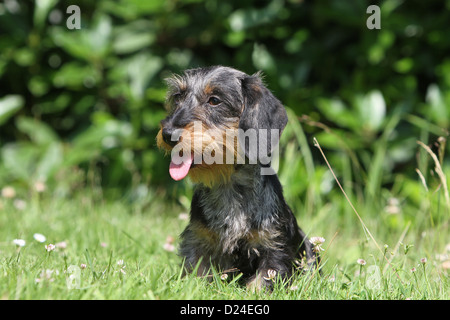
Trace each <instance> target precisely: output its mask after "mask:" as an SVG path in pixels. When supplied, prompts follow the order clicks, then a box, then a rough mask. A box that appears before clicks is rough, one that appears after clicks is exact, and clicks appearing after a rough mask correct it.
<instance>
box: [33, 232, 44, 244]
mask: <svg viewBox="0 0 450 320" xmlns="http://www.w3.org/2000/svg"><path fill="white" fill-rule="evenodd" d="M33 238H34V240H36V241H37V242H41V243H42V242H45V240H47V238H46V237H45V236H44V235H43V234H40V233H35V234H33Z"/></svg>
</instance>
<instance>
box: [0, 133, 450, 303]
mask: <svg viewBox="0 0 450 320" xmlns="http://www.w3.org/2000/svg"><path fill="white" fill-rule="evenodd" d="M290 130H292V126H290V128H288V129H287V133H286V134H287V135H288V136H289V135H290V134H292V132H293V131H290ZM289 132H291V133H289ZM297 137H298V139H297V140H296V141H300V143H301V141H302V139H301V132H300V133H298V135H297ZM305 151H306V153H305ZM283 152H285V154H286V155H285V157H284V158H283V161H282V163H281V165H280V170H279V176H280V179H281V181H282V183H283V185H284V189H285V195H286V198H287V200H288V202H290V203H291V205H292V208H293V209H294V211H295V212H296V215H297V219H298V221H299V224H300V226H301V227H302V228H303V229H304V230H305V232H307V233H308V235H309V236H310V237H314V236H320V237H323V238H324V239H325V241H324V243H323V244H322V249H323V250H322V251H321V256H322V263H321V273H318V272H312V273H310V274H306V275H303V276H297V277H295V278H294V279H293V282H292V283H291V284H289V285H287V286H283V285H282V284H281V283H280V282H279V281H277V279H276V278H275V279H274V281H275V289H274V291H273V292H272V293H271V294H269V293H266V292H251V291H249V290H246V289H245V288H244V287H242V286H240V285H239V284H238V283H237V282H236V279H231V277H230V278H228V279H224V278H226V276H223V275H222V274H218V273H215V274H214V276H213V277H212V280H213V281H211V282H209V281H207V280H205V279H200V278H196V277H186V278H182V277H181V276H180V274H181V263H182V261H181V259H180V258H179V257H178V256H177V244H178V235H179V234H180V233H181V232H182V230H183V229H184V227H185V226H186V224H187V222H188V221H187V220H188V216H187V214H186V213H187V212H188V206H189V197H188V196H186V195H188V194H189V193H190V190H191V189H190V188H191V186H190V185H189V184H187V187H186V190H187V191H186V193H185V195H182V196H180V198H179V199H172V200H170V201H169V199H170V197H168V194H167V191H158V192H157V191H149V192H148V193H147V194H146V196H145V197H144V201H141V202H131V201H129V200H128V198H127V197H126V196H123V197H122V198H117V199H116V200H112V199H107V198H108V197H104V196H101V195H99V194H101V193H100V192H99V189H98V188H99V187H98V186H97V187H96V186H93V187H92V188H91V189H90V188H85V189H83V190H81V191H79V192H77V193H76V194H74V195H73V196H72V197H60V198H59V197H53V196H52V193H51V191H50V190H47V189H45V188H43V187H42V186H41V188H39V186H35V188H34V189H33V190H30V191H29V192H28V193H26V194H22V195H21V196H19V195H16V194H14V190H9V189H8V188H6V189H5V188H4V189H3V196H2V198H1V206H0V208H1V211H0V296H1V297H2V298H3V299H208V300H209V299H213V300H215V299H400V300H404V299H440V300H441V299H449V298H450V295H449V280H448V273H449V263H450V260H449V254H450V239H449V233H448V221H449V219H448V208H447V207H446V204H445V199H444V197H443V195H442V194H443V192H442V188H441V189H439V190H438V191H436V190H435V189H431V186H430V190H426V188H425V186H424V185H423V181H421V180H420V179H419V178H418V179H417V181H416V182H414V183H412V182H411V181H409V180H404V179H400V178H399V179H398V181H397V182H395V183H394V186H393V190H395V189H396V188H397V189H398V190H399V191H398V194H399V195H403V196H405V195H407V194H408V195H411V196H410V198H407V197H404V198H395V197H390V196H389V197H388V196H386V195H385V192H386V191H382V190H381V189H380V190H379V191H380V192H379V194H381V195H382V196H380V197H378V198H371V200H370V201H371V202H368V201H367V197H369V195H364V196H363V197H362V198H361V199H362V200H358V199H359V197H358V196H357V195H355V194H353V193H352V192H349V194H348V197H349V198H348V200H347V198H346V196H345V195H344V193H343V192H342V191H341V190H340V189H339V187H338V185H337V184H336V181H335V180H334V178H333V177H332V175H331V171H329V169H327V168H326V167H325V165H324V163H325V162H324V161H323V163H321V166H319V165H316V167H315V169H314V172H312V173H311V176H310V177H309V178H310V180H308V181H309V183H308V187H307V188H308V189H307V190H306V191H305V194H306V197H304V198H302V199H299V197H297V196H296V192H297V191H296V190H297V189H296V188H298V182H296V181H295V179H297V177H296V176H295V171H292V168H295V167H296V165H297V163H298V162H303V161H305V159H306V158H305V157H298V155H295V156H292V158H290V157H291V156H290V154H289V152H290V151H289V143H286V142H283ZM308 152H309V153H318V152H319V150H318V149H316V148H313V147H311V149H308V150H304V154H306V157H307V154H308ZM322 159H323V160H324V158H322ZM316 161H318V160H316ZM287 162H289V163H290V164H291V166H289V167H287V166H285V165H284V164H283V163H287ZM332 166H333V164H332V163H330V167H332ZM293 172H294V173H293ZM319 175H320V176H321V177H324V176H329V179H328V180H324V179H323V178H322V179H318V178H317V176H319ZM336 175H337V176H338V177H339V176H340V175H339V173H338V172H336ZM342 177H343V181H342V185H343V188H344V189H345V188H346V186H349V185H350V184H349V182H348V181H346V179H345V177H346V175H345V174H343V175H342ZM292 179H294V180H292ZM324 181H325V182H326V183H325V182H324ZM347 190H349V189H347ZM350 190H351V188H350ZM8 192H9V193H8ZM324 192H328V197H323V196H321V197H319V198H320V199H319V198H318V197H317V194H323V193H324ZM346 194H347V193H346ZM414 194H416V195H417V198H411V197H412V195H414ZM109 198H110V197H109ZM417 199H421V200H420V201H419V200H417ZM350 202H351V203H352V205H353V206H354V208H355V210H353V209H352V206H351V205H350ZM358 216H359V217H358ZM360 219H361V220H360ZM21 240H23V241H21Z"/></svg>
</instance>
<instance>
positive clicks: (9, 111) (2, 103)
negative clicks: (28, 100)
mask: <svg viewBox="0 0 450 320" xmlns="http://www.w3.org/2000/svg"><path fill="white" fill-rule="evenodd" d="M24 104H25V101H24V99H23V98H22V96H19V95H7V96H4V97H3V98H1V99H0V125H2V124H3V123H5V122H6V121H7V120H8V119H9V118H10V117H12V116H13V115H14V114H15V113H16V112H17V111H19V110H20V109H21V108H22V107H23V105H24Z"/></svg>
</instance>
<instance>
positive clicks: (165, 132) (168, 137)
mask: <svg viewBox="0 0 450 320" xmlns="http://www.w3.org/2000/svg"><path fill="white" fill-rule="evenodd" d="M174 131H175V129H173V128H164V129H162V137H163V140H164V142H165V143H167V144H168V145H169V146H171V147H174V146H175V145H176V144H177V143H178V140H179V139H178V137H176V135H173V133H174ZM172 136H173V139H174V140H172Z"/></svg>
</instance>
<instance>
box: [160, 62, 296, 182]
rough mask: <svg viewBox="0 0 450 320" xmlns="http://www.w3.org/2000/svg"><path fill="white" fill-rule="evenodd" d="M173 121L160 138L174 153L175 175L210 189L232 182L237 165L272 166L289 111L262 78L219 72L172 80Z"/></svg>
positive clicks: (169, 101)
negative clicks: (274, 151)
mask: <svg viewBox="0 0 450 320" xmlns="http://www.w3.org/2000/svg"><path fill="white" fill-rule="evenodd" d="M167 83H168V87H169V90H168V94H167V99H166V106H167V109H168V111H169V114H168V116H167V118H165V119H164V120H162V121H161V130H160V131H159V132H158V135H157V145H158V147H159V148H161V149H164V150H166V151H167V152H170V153H171V158H172V161H171V164H170V169H169V172H170V175H171V177H172V178H173V179H175V180H181V179H183V178H184V177H186V176H187V175H188V174H189V176H190V177H191V179H192V180H193V181H194V182H201V183H204V184H205V185H207V186H211V185H213V184H215V183H220V182H225V181H228V180H229V178H230V176H231V174H232V173H233V172H234V168H235V164H241V163H245V162H249V163H260V164H263V165H267V164H268V163H267V162H268V161H267V156H269V157H270V154H271V152H272V151H273V149H274V148H275V147H276V145H277V143H278V139H279V136H280V135H281V132H282V130H283V129H284V127H285V126H286V123H287V115H286V110H285V109H284V107H283V105H282V104H281V103H280V102H279V101H278V99H276V98H275V97H274V96H273V94H272V93H271V92H270V91H269V90H268V89H267V88H266V87H265V86H264V84H263V83H262V80H261V76H260V74H259V73H257V74H255V75H247V74H245V73H243V72H241V71H239V70H236V69H233V68H229V67H222V66H215V67H209V68H197V69H190V70H187V71H185V73H184V74H183V75H181V76H173V77H171V78H169V79H168V80H167Z"/></svg>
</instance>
